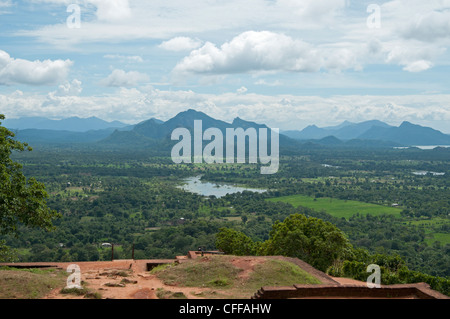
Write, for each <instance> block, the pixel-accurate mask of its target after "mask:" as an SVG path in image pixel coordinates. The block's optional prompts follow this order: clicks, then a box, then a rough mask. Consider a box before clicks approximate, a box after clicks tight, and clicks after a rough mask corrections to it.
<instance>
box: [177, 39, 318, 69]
mask: <svg viewBox="0 0 450 319" xmlns="http://www.w3.org/2000/svg"><path fill="white" fill-rule="evenodd" d="M317 53H318V52H317V50H316V49H314V48H313V47H312V46H311V45H309V44H308V43H305V42H303V41H301V40H295V39H292V38H291V37H289V36H287V35H284V34H280V33H274V32H269V31H261V32H256V31H248V32H244V33H242V34H240V35H238V36H237V37H235V38H234V39H232V40H231V41H230V42H227V43H224V44H223V45H222V46H221V47H217V46H215V45H214V44H213V43H211V42H207V43H205V45H204V46H202V47H201V48H199V49H197V50H194V51H192V52H191V54H190V55H189V56H187V57H185V58H184V59H183V60H182V61H181V62H179V63H178V64H177V65H176V67H175V69H174V71H175V73H179V74H183V73H204V74H221V73H225V74H227V73H245V72H259V71H275V70H276V71H295V72H312V71H318V70H319V69H320V67H321V65H322V61H321V59H320V57H319V55H318V54H317Z"/></svg>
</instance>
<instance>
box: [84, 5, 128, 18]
mask: <svg viewBox="0 0 450 319" xmlns="http://www.w3.org/2000/svg"><path fill="white" fill-rule="evenodd" d="M88 2H90V3H92V4H94V5H95V6H96V7H97V12H96V14H97V18H98V19H99V20H100V21H110V22H111V21H112V22H114V21H120V20H124V19H128V18H130V17H131V9H130V4H129V2H128V0H114V1H111V0H88Z"/></svg>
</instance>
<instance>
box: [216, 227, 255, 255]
mask: <svg viewBox="0 0 450 319" xmlns="http://www.w3.org/2000/svg"><path fill="white" fill-rule="evenodd" d="M216 247H217V249H219V250H221V251H223V252H224V253H226V254H228V255H236V256H251V255H255V254H257V251H258V243H255V242H254V241H253V240H252V239H251V238H250V237H248V236H246V235H245V234H244V233H241V232H239V231H236V230H234V229H229V228H221V229H220V230H219V233H217V235H216Z"/></svg>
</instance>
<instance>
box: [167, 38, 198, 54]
mask: <svg viewBox="0 0 450 319" xmlns="http://www.w3.org/2000/svg"><path fill="white" fill-rule="evenodd" d="M201 45H202V41H200V40H198V39H192V38H189V37H176V38H173V39H170V40H168V41H164V42H163V43H161V44H160V45H159V47H160V48H161V49H164V50H168V51H190V50H193V49H197V48H198V47H200V46H201Z"/></svg>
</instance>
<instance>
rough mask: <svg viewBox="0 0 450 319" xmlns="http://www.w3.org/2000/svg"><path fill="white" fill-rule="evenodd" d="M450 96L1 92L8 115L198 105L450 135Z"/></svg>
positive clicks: (120, 115)
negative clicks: (407, 125) (407, 126)
mask: <svg viewBox="0 0 450 319" xmlns="http://www.w3.org/2000/svg"><path fill="white" fill-rule="evenodd" d="M449 101H450V95H440V94H429V95H410V96H357V95H347V96H344V95H340V96H339V95H336V96H331V97H318V96H295V95H276V96H269V95H262V94H255V93H253V94H239V93H237V92H232V93H223V94H218V95H212V94H199V93H195V92H193V91H161V90H157V89H154V88H149V87H148V88H145V89H142V88H141V89H137V88H130V89H127V88H120V89H117V91H116V92H114V93H109V94H102V95H98V96H76V95H66V96H59V95H55V94H47V95H38V94H33V93H21V94H18V93H17V92H13V93H11V94H3V95H2V94H0V109H1V110H2V113H4V114H5V115H6V116H7V117H8V118H12V117H20V116H35V115H39V116H48V117H55V118H57V117H59V118H63V117H69V116H79V117H89V116H97V117H100V118H103V119H106V120H122V121H126V122H127V123H137V122H140V121H142V120H146V119H149V118H151V117H157V118H160V119H162V120H168V119H170V118H172V117H173V116H175V115H176V114H177V113H179V112H181V111H185V110H187V109H189V108H195V109H196V110H198V111H202V112H205V113H207V114H209V115H211V116H213V117H215V118H218V119H222V120H224V121H229V122H230V121H232V120H233V119H234V118H235V117H237V116H239V117H241V118H243V119H245V120H249V121H255V122H259V123H266V124H268V125H269V126H271V127H275V128H280V129H302V128H303V127H305V126H307V125H310V124H316V125H318V126H328V125H334V124H339V123H341V122H343V121H344V120H349V121H352V122H360V121H365V120H372V119H378V120H381V121H385V122H387V123H389V124H392V125H398V124H400V123H401V122H403V121H405V120H406V121H410V122H413V123H417V124H422V125H429V126H432V127H435V128H437V129H441V130H443V131H445V132H447V133H450V132H449V130H448V122H449V121H450V103H449Z"/></svg>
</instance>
